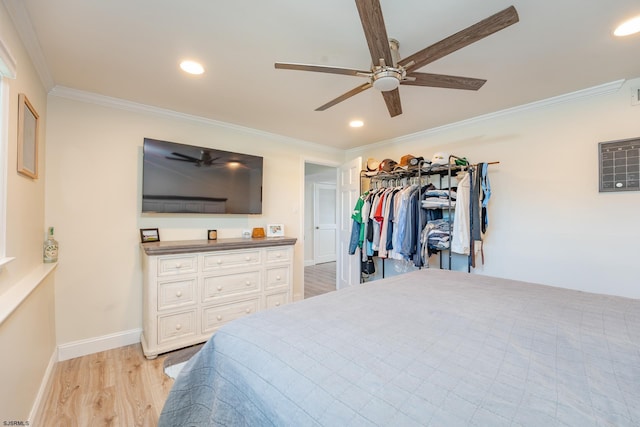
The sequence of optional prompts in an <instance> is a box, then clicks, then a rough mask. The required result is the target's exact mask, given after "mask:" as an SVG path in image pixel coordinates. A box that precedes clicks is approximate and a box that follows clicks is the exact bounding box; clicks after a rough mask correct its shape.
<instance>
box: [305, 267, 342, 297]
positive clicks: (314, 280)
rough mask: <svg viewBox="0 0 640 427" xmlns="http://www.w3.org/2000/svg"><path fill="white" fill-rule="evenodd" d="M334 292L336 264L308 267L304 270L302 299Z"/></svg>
mask: <svg viewBox="0 0 640 427" xmlns="http://www.w3.org/2000/svg"><path fill="white" fill-rule="evenodd" d="M335 290H336V263H335V262H325V263H323V264H316V265H310V266H308V267H305V268H304V297H305V299H306V298H311V297H314V296H316V295H322V294H325V293H327V292H331V291H335Z"/></svg>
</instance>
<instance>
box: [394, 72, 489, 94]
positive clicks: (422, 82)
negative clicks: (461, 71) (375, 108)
mask: <svg viewBox="0 0 640 427" xmlns="http://www.w3.org/2000/svg"><path fill="white" fill-rule="evenodd" d="M407 77H412V78H415V80H413V79H411V80H409V79H407V80H402V81H401V82H400V83H401V84H403V85H409V86H428V87H442V88H447V89H465V90H478V89H480V88H481V87H482V85H484V84H485V83H486V82H487V81H486V80H483V79H474V78H472V77H459V76H448V75H446V74H430V73H407Z"/></svg>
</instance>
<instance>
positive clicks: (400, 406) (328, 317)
mask: <svg viewBox="0 0 640 427" xmlns="http://www.w3.org/2000/svg"><path fill="white" fill-rule="evenodd" d="M159 425H160V426H178V425H179V426H209V425H224V426H264V425H274V426H374V425H379V426H425V425H428V426H458V425H459V426H467V425H478V426H501V425H510V426H638V425H640V300H635V299H628V298H622V297H615V296H608V295H597V294H590V293H585V292H579V291H574V290H568V289H562V288H554V287H549V286H542V285H535V284H530V283H525V282H518V281H512V280H506V279H498V278H493V277H487V276H481V275H474V274H467V273H458V272H450V271H442V270H434V269H424V270H420V271H415V272H412V273H408V274H404V275H401V276H396V277H391V278H387V279H384V280H380V281H375V282H370V283H367V284H362V285H357V286H354V287H351V288H348V289H344V290H341V291H338V292H332V293H329V294H325V295H321V296H317V297H314V298H310V299H307V300H304V301H300V302H296V303H294V304H290V305H287V306H282V307H279V308H276V309H273V310H268V311H264V312H260V313H257V314H255V315H251V316H247V317H245V318H242V319H238V320H235V321H233V322H231V323H229V324H227V325H225V326H224V327H223V328H221V329H220V330H219V331H218V332H217V333H216V334H215V335H214V336H213V337H212V338H211V339H210V340H209V341H208V342H207V344H206V345H205V346H204V347H203V348H202V350H200V352H199V353H198V354H197V355H195V356H194V357H193V358H192V359H191V360H190V361H189V362H188V364H187V365H186V366H185V368H184V369H183V371H182V372H181V373H180V375H179V376H178V378H177V380H176V382H175V384H174V386H173V388H172V390H171V392H170V394H169V397H168V399H167V401H166V403H165V406H164V408H163V411H162V415H161V418H160V424H159Z"/></svg>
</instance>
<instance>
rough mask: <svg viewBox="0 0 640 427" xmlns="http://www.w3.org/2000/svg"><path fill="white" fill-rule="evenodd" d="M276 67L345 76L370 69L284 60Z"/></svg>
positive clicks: (357, 74) (364, 72)
mask: <svg viewBox="0 0 640 427" xmlns="http://www.w3.org/2000/svg"><path fill="white" fill-rule="evenodd" d="M275 65H276V68H278V69H281V70H298V71H315V72H318V73H331V74H344V75H347V76H361V75H363V74H364V75H370V74H371V72H370V71H362V70H354V69H352V68H342V67H325V66H322V65H308V64H290V63H285V62H276V64H275Z"/></svg>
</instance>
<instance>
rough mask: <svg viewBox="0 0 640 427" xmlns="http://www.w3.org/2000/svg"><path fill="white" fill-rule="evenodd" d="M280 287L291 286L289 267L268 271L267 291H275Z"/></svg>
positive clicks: (273, 268)
mask: <svg viewBox="0 0 640 427" xmlns="http://www.w3.org/2000/svg"><path fill="white" fill-rule="evenodd" d="M280 286H289V266H288V265H283V266H281V267H272V268H268V269H267V283H266V284H265V287H266V289H273V288H277V287H280Z"/></svg>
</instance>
